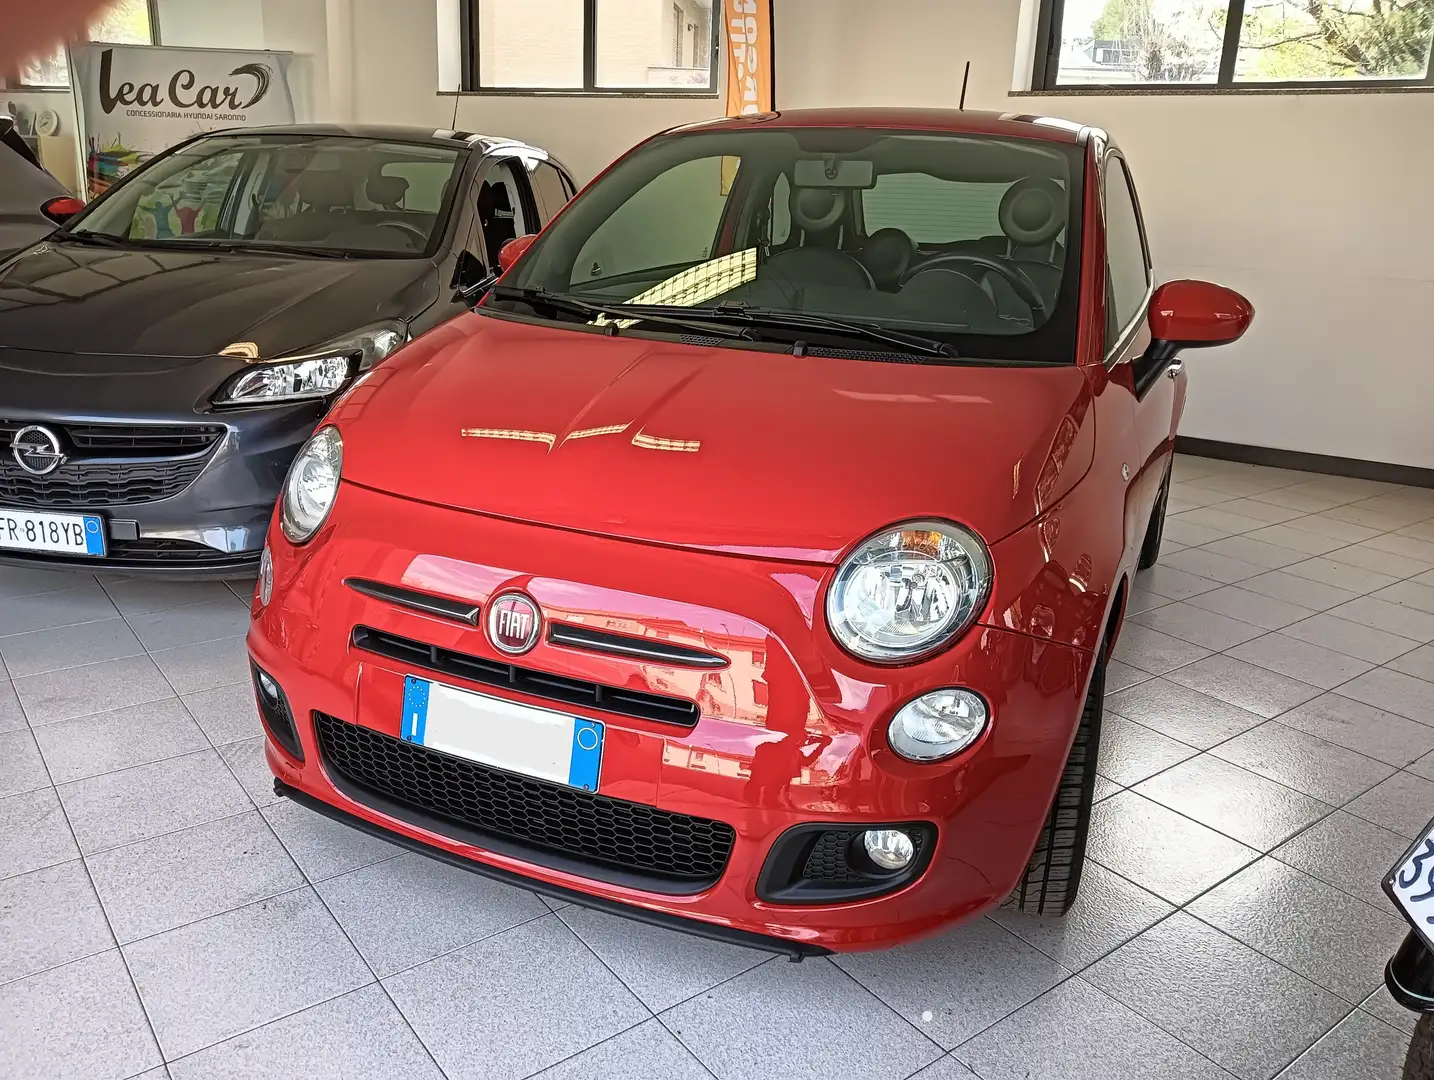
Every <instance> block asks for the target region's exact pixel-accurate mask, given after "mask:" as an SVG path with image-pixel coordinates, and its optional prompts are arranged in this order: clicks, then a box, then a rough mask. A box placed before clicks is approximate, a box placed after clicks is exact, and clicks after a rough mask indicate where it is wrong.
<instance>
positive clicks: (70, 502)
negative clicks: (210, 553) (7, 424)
mask: <svg viewBox="0 0 1434 1080" xmlns="http://www.w3.org/2000/svg"><path fill="white" fill-rule="evenodd" d="M208 461H209V455H208V454H199V455H197V456H194V457H188V458H178V459H175V460H170V461H146V460H144V459H139V460H135V461H126V462H124V463H122V464H118V463H116V464H110V463H104V464H101V463H99V462H95V461H67V462H65V463H64V464H63V465H61V466H60V467H59V468H58V469H56V470H55V471H54V472H52V473H49V474H48V475H46V476H34V475H32V474H30V473H27V472H26V471H25V470H24V469H22V468H20V466H19V465H18V464H16V463H15V461H14V459H13V458H12V457H10V455H8V454H6V455H5V456H4V457H0V505H3V506H14V507H21V506H37V507H46V508H53V507H62V506H75V507H95V506H132V505H135V504H138V503H148V502H158V501H159V500H160V499H168V498H171V497H172V496H175V495H178V494H179V493H180V492H181V491H183V490H184V489H185V488H187V487H188V486H189V485H190V484H191V483H193V482H194V478H195V477H197V476H198V475H199V474H200V473H201V472H203V471H204V466H205V464H206V463H208Z"/></svg>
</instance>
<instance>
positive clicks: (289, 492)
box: [279, 427, 344, 544]
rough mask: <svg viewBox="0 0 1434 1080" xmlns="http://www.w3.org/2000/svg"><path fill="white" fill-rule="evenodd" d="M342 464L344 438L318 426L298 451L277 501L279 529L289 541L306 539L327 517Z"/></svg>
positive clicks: (337, 491) (337, 485)
mask: <svg viewBox="0 0 1434 1080" xmlns="http://www.w3.org/2000/svg"><path fill="white" fill-rule="evenodd" d="M343 464H344V440H343V438H342V437H341V436H340V435H339V429H338V428H335V427H325V428H320V429H319V430H318V431H317V432H315V433H314V437H313V438H311V439H310V440H309V441H308V442H306V443H305V444H304V448H303V449H302V450H300V451H299V456H298V457H296V458H295V459H294V464H293V465H292V466H290V467H289V475H288V476H287V477H286V478H285V480H284V494H283V497H282V498H281V499H280V500H279V528H280V529H282V530H283V532H284V535H285V536H287V537H288V538H289V540H290V542H291V543H295V544H302V543H305V542H307V541H308V540H310V539H311V538H312V537H313V535H314V533H316V532H318V531H319V527H320V526H321V525H323V523H324V522H325V521H327V520H328V516H329V511H330V510H332V509H333V508H334V499H335V498H336V497H337V496H338V493H339V476H340V475H341V473H342V472H343Z"/></svg>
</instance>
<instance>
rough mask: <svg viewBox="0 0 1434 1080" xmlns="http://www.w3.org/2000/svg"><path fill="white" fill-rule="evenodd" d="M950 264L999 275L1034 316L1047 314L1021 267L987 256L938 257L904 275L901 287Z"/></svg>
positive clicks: (953, 255) (956, 255)
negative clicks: (973, 267)
mask: <svg viewBox="0 0 1434 1080" xmlns="http://www.w3.org/2000/svg"><path fill="white" fill-rule="evenodd" d="M948 263H969V264H970V265H972V266H979V267H982V268H983V269H985V270H990V271H992V272H993V273H996V274H999V275H1000V276H1001V277H1002V278H1004V279H1005V280H1006V284H1008V285H1010V286H1011V289H1012V290H1013V291H1014V292H1015V294H1016V295H1017V296H1019V297H1020V298H1021V299H1022V300H1024V301H1025V303H1026V306H1027V307H1029V308H1030V309H1031V314H1032V315H1035V316H1038V317H1043V316H1045V315H1046V314H1047V311H1046V302H1045V300H1043V299H1042V298H1041V294H1040V293H1039V292H1038V291H1037V290H1036V286H1035V283H1034V282H1032V281H1031V279H1030V278H1029V277H1028V276H1027V275H1026V272H1025V271H1024V270H1022V269H1021V268H1020V267H1019V266H1011V265H1009V264H1007V263H1003V262H1001V261H999V260H997V259H992V258H988V257H987V256H985V255H968V254H963V253H961V252H955V253H952V254H950V255H938V256H936V258H934V259H930V260H928V261H927V262H924V263H922V264H921V265H920V266H917V267H914V268H913V269H911V270H908V271H907V272H906V273H905V274H903V275H902V278H901V285H902V286H903V287H904V286H905V285H906V284H907V282H909V281H910V280H911V279H912V278H914V277H916V276H917V275H918V274H922V273H924V272H925V271H927V270H934V269H936V268H937V267H938V266H945V265H947V264H948Z"/></svg>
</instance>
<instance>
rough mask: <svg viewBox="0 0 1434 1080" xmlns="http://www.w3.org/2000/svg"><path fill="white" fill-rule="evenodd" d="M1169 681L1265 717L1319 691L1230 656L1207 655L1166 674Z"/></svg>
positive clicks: (1267, 717)
mask: <svg viewBox="0 0 1434 1080" xmlns="http://www.w3.org/2000/svg"><path fill="white" fill-rule="evenodd" d="M1169 678H1170V680H1171V681H1172V682H1177V683H1179V684H1180V685H1181V686H1184V687H1188V688H1189V689H1191V690H1198V691H1200V692H1201V693H1202V694H1207V695H1209V696H1210V697H1213V698H1219V699H1220V700H1221V701H1224V702H1226V703H1227V704H1229V705H1234V706H1235V707H1237V708H1240V709H1244V710H1245V711H1246V712H1252V713H1254V714H1255V715H1257V716H1263V717H1264V718H1265V719H1267V720H1269V719H1273V718H1274V717H1276V716H1279V715H1280V713H1282V712H1285V711H1286V710H1288V709H1293V708H1294V707H1295V706H1296V705H1299V704H1301V703H1302V702H1305V701H1308V700H1309V699H1310V698H1313V697H1317V696H1318V695H1319V688H1318V687H1315V686H1311V685H1310V684H1309V683H1304V682H1300V681H1298V680H1296V679H1291V678H1289V677H1288V676H1285V675H1281V674H1279V673H1278V672H1274V671H1269V670H1267V669H1265V668H1262V667H1257V666H1256V665H1254V664H1247V663H1245V662H1244V661H1243V660H1236V659H1234V658H1233V657H1229V656H1210V657H1206V658H1205V659H1204V660H1197V661H1196V662H1195V663H1193V664H1190V665H1188V666H1187V667H1183V668H1178V669H1177V670H1175V671H1172V672H1171V673H1170V675H1169Z"/></svg>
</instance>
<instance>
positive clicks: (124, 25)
mask: <svg viewBox="0 0 1434 1080" xmlns="http://www.w3.org/2000/svg"><path fill="white" fill-rule="evenodd" d="M89 40H91V41H111V42H114V43H115V44H117V45H152V44H153V43H154V27H153V26H152V24H151V22H150V12H149V0H116V2H115V3H113V4H111V5H110V7H109V8H108V9H106V11H105V12H104V14H103V15H101V16H100V17H99V18H98V19H96V20H95V21H94V22H92V23H91V24H90V28H89ZM17 74H18V80H17V81H18V83H19V85H21V86H57V87H58V86H69V85H70V70H69V64H68V62H67V61H66V59H65V50H64V47H63V46H61V47H60V48H58V49H56V50H55V51H54V52H53V53H51V54H50V55H49V56H41V57H37V58H35V59H34V60H31V61H30V62H29V63H27V64H24V65H22V66H21V68H20V70H19V72H18V73H17Z"/></svg>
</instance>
